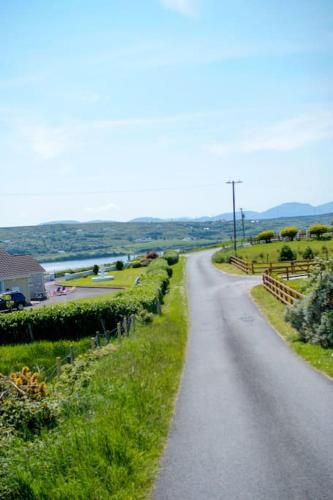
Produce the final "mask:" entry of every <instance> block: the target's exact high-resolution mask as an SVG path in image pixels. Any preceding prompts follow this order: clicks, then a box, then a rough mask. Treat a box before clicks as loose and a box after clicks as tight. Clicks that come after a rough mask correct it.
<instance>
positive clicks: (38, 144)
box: [20, 123, 68, 160]
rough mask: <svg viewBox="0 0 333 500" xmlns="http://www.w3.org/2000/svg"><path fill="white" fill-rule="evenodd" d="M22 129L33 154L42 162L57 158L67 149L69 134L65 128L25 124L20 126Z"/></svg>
mask: <svg viewBox="0 0 333 500" xmlns="http://www.w3.org/2000/svg"><path fill="white" fill-rule="evenodd" d="M20 129H21V133H22V134H23V136H24V138H25V139H26V141H27V142H28V144H29V147H30V148H31V150H32V151H33V153H35V154H36V155H37V156H38V157H39V158H41V159H42V160H51V159H53V158H56V157H58V156H60V155H61V154H62V153H63V152H64V150H65V148H66V142H67V135H68V134H67V129H66V128H64V127H50V126H47V125H44V124H35V123H25V124H23V125H21V126H20Z"/></svg>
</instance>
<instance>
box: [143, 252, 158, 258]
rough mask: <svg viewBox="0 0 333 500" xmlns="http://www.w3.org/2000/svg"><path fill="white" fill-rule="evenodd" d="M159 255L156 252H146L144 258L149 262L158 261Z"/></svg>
mask: <svg viewBox="0 0 333 500" xmlns="http://www.w3.org/2000/svg"><path fill="white" fill-rule="evenodd" d="M158 257H159V255H158V253H156V252H148V253H147V256H146V258H147V259H149V260H154V259H158Z"/></svg>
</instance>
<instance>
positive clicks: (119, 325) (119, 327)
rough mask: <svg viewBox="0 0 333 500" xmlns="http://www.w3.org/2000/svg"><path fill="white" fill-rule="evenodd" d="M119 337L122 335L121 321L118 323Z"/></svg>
mask: <svg viewBox="0 0 333 500" xmlns="http://www.w3.org/2000/svg"><path fill="white" fill-rule="evenodd" d="M117 337H121V323H120V322H119V323H117Z"/></svg>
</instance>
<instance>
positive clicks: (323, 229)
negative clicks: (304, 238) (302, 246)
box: [309, 224, 328, 240]
mask: <svg viewBox="0 0 333 500" xmlns="http://www.w3.org/2000/svg"><path fill="white" fill-rule="evenodd" d="M327 232H328V226H325V224H314V225H313V226H311V227H310V228H309V234H310V236H315V237H316V238H317V240H320V239H322V236H323V234H325V233H327Z"/></svg>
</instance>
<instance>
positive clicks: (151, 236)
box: [0, 214, 333, 262]
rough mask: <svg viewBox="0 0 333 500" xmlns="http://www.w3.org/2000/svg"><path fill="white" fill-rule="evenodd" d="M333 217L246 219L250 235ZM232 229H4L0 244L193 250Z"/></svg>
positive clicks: (67, 254)
mask: <svg viewBox="0 0 333 500" xmlns="http://www.w3.org/2000/svg"><path fill="white" fill-rule="evenodd" d="M332 218H333V215H332V214H330V215H318V216H307V217H288V218H287V217H285V218H281V219H268V220H253V221H251V220H246V221H245V234H246V237H250V236H255V235H256V234H258V233H259V232H260V231H262V230H264V229H273V230H274V231H279V230H280V229H281V228H283V227H284V226H289V225H296V226H298V227H299V228H300V229H306V228H307V227H309V226H310V225H311V224H314V223H317V222H320V223H323V224H330V223H331V220H332ZM237 230H238V234H239V235H241V222H240V221H237ZM232 232H233V223H232V222H231V221H203V222H193V221H188V222H178V221H175V222H145V223H143V222H140V223H135V222H95V223H92V222H91V223H82V224H50V225H40V226H25V227H9V228H0V243H4V244H5V246H6V248H7V250H8V251H9V252H10V253H30V254H32V255H33V256H34V257H36V258H37V260H39V261H41V262H42V261H44V262H46V261H62V260H69V259H74V258H75V259H77V258H89V257H106V256H116V255H122V254H128V253H130V254H133V253H144V252H146V251H148V250H153V249H154V250H165V249H168V248H177V249H181V250H190V249H191V248H195V247H202V246H209V245H214V244H217V243H220V242H221V241H227V240H230V238H231V236H232Z"/></svg>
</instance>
